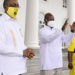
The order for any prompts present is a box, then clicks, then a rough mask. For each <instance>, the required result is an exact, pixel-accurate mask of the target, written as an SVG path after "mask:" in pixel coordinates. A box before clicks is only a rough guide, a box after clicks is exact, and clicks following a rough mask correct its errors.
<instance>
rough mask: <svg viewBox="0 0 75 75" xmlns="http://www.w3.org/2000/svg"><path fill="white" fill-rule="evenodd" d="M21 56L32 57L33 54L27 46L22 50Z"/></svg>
mask: <svg viewBox="0 0 75 75" xmlns="http://www.w3.org/2000/svg"><path fill="white" fill-rule="evenodd" d="M23 56H24V57H27V58H29V59H31V58H33V56H35V54H34V51H33V50H32V49H31V48H28V49H26V50H24V51H23Z"/></svg>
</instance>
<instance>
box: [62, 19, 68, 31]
mask: <svg viewBox="0 0 75 75" xmlns="http://www.w3.org/2000/svg"><path fill="white" fill-rule="evenodd" d="M67 25H68V19H67V20H66V21H65V23H64V25H63V27H62V30H63V31H64V30H65V29H66V28H67Z"/></svg>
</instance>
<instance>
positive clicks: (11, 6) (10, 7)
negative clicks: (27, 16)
mask: <svg viewBox="0 0 75 75" xmlns="http://www.w3.org/2000/svg"><path fill="white" fill-rule="evenodd" d="M3 7H4V9H5V13H7V14H8V15H9V16H10V17H12V18H13V17H14V16H15V15H16V14H17V11H18V7H19V4H18V1H17V0H4V3H3ZM11 15H14V16H11Z"/></svg>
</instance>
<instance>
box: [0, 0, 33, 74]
mask: <svg viewBox="0 0 75 75" xmlns="http://www.w3.org/2000/svg"><path fill="white" fill-rule="evenodd" d="M3 7H4V10H5V13H3V14H2V15H0V75H19V74H23V73H26V72H27V68H26V58H29V59H31V58H33V56H34V52H33V50H32V49H31V48H28V47H27V46H26V45H25V44H24V40H23V37H22V36H21V33H20V26H19V24H18V23H17V19H16V16H17V13H18V10H19V4H18V0H4V3H3Z"/></svg>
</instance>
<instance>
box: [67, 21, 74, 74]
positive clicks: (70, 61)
mask: <svg viewBox="0 0 75 75" xmlns="http://www.w3.org/2000/svg"><path fill="white" fill-rule="evenodd" d="M72 25H74V26H75V22H74V23H73V24H72ZM68 68H69V69H70V75H75V35H74V36H73V39H72V40H71V42H70V44H69V47H68Z"/></svg>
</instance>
